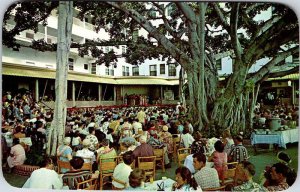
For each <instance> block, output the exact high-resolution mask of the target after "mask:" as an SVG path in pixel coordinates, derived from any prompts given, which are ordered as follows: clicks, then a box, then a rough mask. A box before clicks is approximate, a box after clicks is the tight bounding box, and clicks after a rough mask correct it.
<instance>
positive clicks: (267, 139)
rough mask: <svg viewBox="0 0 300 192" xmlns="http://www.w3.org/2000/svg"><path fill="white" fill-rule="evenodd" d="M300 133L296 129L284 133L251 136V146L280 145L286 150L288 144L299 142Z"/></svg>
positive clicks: (254, 134)
mask: <svg viewBox="0 0 300 192" xmlns="http://www.w3.org/2000/svg"><path fill="white" fill-rule="evenodd" d="M298 134H299V131H298V128H296V129H288V130H284V131H277V132H273V133H269V134H256V133H254V132H253V133H252V134H251V144H252V145H254V144H261V143H265V144H278V145H279V147H283V148H285V149H286V144H287V143H294V142H298V141H299V135H298Z"/></svg>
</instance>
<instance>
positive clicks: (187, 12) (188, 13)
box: [174, 2, 196, 23]
mask: <svg viewBox="0 0 300 192" xmlns="http://www.w3.org/2000/svg"><path fill="white" fill-rule="evenodd" d="M174 3H175V4H176V6H177V7H178V9H180V10H181V11H182V13H183V15H184V16H185V17H186V18H187V19H188V20H190V21H192V22H193V23H194V22H195V21H196V14H195V13H194V11H193V9H192V8H191V7H190V6H189V5H188V4H187V3H186V2H174Z"/></svg>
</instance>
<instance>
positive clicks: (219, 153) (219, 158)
mask: <svg viewBox="0 0 300 192" xmlns="http://www.w3.org/2000/svg"><path fill="white" fill-rule="evenodd" d="M214 147H215V151H214V152H213V153H212V155H211V156H210V157H209V158H208V161H213V162H214V168H215V169H216V170H217V172H218V175H219V179H220V180H223V178H224V174H225V172H226V171H227V165H226V163H227V153H225V151H224V144H223V143H222V141H220V140H218V141H216V143H215V145H214Z"/></svg>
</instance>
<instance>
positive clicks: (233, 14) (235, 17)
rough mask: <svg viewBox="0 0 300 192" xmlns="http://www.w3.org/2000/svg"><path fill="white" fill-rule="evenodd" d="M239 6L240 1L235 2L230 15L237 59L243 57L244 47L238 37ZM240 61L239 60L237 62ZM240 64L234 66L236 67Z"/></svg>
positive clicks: (231, 33)
mask: <svg viewBox="0 0 300 192" xmlns="http://www.w3.org/2000/svg"><path fill="white" fill-rule="evenodd" d="M239 6H240V3H234V4H233V8H232V10H231V15H230V36H231V41H232V44H233V50H234V53H235V56H236V60H238V61H240V60H241V58H242V47H241V44H240V42H239V39H238V34H237V29H238V20H239V19H238V17H239ZM236 63H239V62H236ZM237 67H238V66H234V69H236V68H237Z"/></svg>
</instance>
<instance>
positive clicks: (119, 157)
mask: <svg viewBox="0 0 300 192" xmlns="http://www.w3.org/2000/svg"><path fill="white" fill-rule="evenodd" d="M122 162H123V156H122V155H119V156H117V163H118V164H119V163H122ZM130 167H131V168H132V169H134V168H135V160H133V162H132V163H131V165H130Z"/></svg>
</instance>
